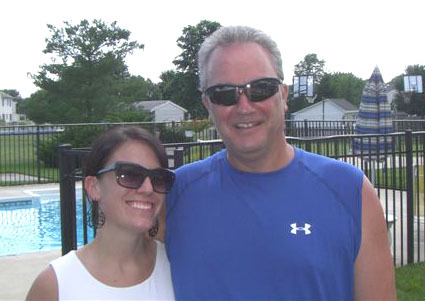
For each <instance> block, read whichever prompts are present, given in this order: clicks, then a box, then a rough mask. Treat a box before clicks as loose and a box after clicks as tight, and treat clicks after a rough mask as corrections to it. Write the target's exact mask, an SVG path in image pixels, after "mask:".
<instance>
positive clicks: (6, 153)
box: [0, 134, 58, 184]
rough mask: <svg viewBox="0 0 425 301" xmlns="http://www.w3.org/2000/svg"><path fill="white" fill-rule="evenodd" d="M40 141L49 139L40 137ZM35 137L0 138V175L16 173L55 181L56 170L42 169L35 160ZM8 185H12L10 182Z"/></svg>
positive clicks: (15, 136)
mask: <svg viewBox="0 0 425 301" xmlns="http://www.w3.org/2000/svg"><path fill="white" fill-rule="evenodd" d="M41 139H42V140H41V141H40V142H42V141H43V139H44V140H46V139H50V137H49V136H42V137H41ZM38 143H39V141H37V135H35V134H34V135H31V134H26V135H4V136H0V173H12V174H14V173H16V174H22V175H29V176H33V177H38V176H40V177H41V178H42V179H49V180H57V178H58V171H57V169H56V168H47V167H44V164H43V162H39V161H38V160H37V145H38ZM10 184H13V183H12V182H10Z"/></svg>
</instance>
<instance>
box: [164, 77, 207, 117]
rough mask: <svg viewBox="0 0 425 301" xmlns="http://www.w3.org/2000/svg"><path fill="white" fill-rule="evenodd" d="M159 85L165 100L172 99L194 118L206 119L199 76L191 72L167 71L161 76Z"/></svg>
mask: <svg viewBox="0 0 425 301" xmlns="http://www.w3.org/2000/svg"><path fill="white" fill-rule="evenodd" d="M160 78H161V80H162V82H161V83H160V84H159V85H160V89H161V91H162V96H163V99H170V100H172V101H173V102H174V103H176V104H178V105H179V106H181V107H183V108H185V109H186V110H188V111H189V114H190V116H191V117H192V118H205V117H207V111H206V110H205V108H204V106H203V104H202V100H201V92H200V91H199V90H198V76H197V75H194V74H193V73H189V72H177V71H172V70H169V71H166V72H163V73H162V74H161V76H160Z"/></svg>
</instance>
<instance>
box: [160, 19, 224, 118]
mask: <svg viewBox="0 0 425 301" xmlns="http://www.w3.org/2000/svg"><path fill="white" fill-rule="evenodd" d="M220 27H221V25H220V24H219V23H217V22H212V21H206V20H203V21H201V22H200V23H198V24H197V25H196V26H191V25H189V26H187V27H185V28H184V29H183V34H182V35H181V36H180V37H179V38H178V40H177V46H179V47H180V48H181V49H182V52H181V54H180V55H179V56H177V57H176V59H175V60H174V61H173V63H174V65H176V69H177V70H176V71H174V70H168V71H165V72H163V73H162V74H161V76H160V78H161V81H162V82H161V83H160V85H159V86H160V90H161V93H162V96H163V98H166V99H171V100H172V101H173V102H175V103H177V104H178V105H180V106H182V107H184V108H185V109H187V110H188V111H189V113H190V115H191V116H192V117H194V118H204V117H206V116H207V112H206V110H205V108H204V107H203V105H202V101H201V92H199V91H198V87H199V78H198V59H197V56H198V51H199V48H200V47H201V44H202V43H203V41H204V40H205V38H207V37H208V36H209V35H210V34H212V33H213V32H214V31H216V30H217V29H218V28H220Z"/></svg>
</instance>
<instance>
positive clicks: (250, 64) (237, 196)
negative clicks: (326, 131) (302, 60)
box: [166, 27, 395, 300]
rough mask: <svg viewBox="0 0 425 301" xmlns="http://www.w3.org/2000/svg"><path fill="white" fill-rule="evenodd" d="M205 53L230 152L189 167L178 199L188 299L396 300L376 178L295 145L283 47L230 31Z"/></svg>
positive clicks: (217, 119)
mask: <svg viewBox="0 0 425 301" xmlns="http://www.w3.org/2000/svg"><path fill="white" fill-rule="evenodd" d="M198 59H199V73H200V88H201V90H202V92H203V95H202V98H203V103H204V105H205V107H206V109H207V110H208V113H209V115H210V118H211V119H212V121H213V122H214V124H215V126H216V128H217V130H218V132H219V134H220V137H221V138H222V139H223V142H224V144H225V145H226V150H224V151H221V152H219V153H217V154H215V155H213V156H211V157H209V158H207V159H205V160H202V161H198V162H195V163H192V164H189V165H186V166H184V167H182V168H180V169H179V170H178V171H177V182H176V185H175V187H174V188H173V191H172V193H171V194H170V195H169V198H168V203H167V209H168V213H167V231H166V244H167V250H168V255H169V259H170V262H171V270H172V277H173V283H174V289H175V295H176V297H177V299H195V300H197V299H201V300H202V299H218V300H221V299H293V300H300V299H301V300H313V299H314V300H317V299H321V300H351V299H354V298H355V299H360V300H361V299H373V298H376V299H385V300H391V299H395V285H394V270H393V265H392V259H391V254H390V251H389V247H388V241H387V236H386V225H385V220H384V216H383V210H382V208H381V205H380V202H379V199H378V198H377V196H376V194H375V191H374V188H373V187H372V185H371V184H370V182H369V181H368V180H367V179H366V178H365V176H364V175H363V173H362V172H361V171H360V170H358V169H356V168H355V167H353V166H351V165H348V164H346V163H342V162H339V161H336V160H333V159H329V158H325V157H321V156H318V155H314V154H311V153H307V152H304V151H302V150H300V149H297V148H294V147H293V146H291V145H289V144H288V143H287V142H286V140H285V135H284V112H285V111H286V109H287V107H286V100H287V95H288V88H287V86H286V85H284V84H283V83H282V81H283V71H282V61H281V56H280V52H279V50H278V48H277V46H276V44H275V43H274V42H273V41H272V40H271V39H270V38H269V37H268V36H267V35H265V34H264V33H262V32H260V31H258V30H255V29H252V28H248V27H223V28H221V29H219V30H218V31H216V32H215V33H214V34H212V35H211V36H210V37H209V38H208V39H206V40H205V42H204V43H203V44H202V47H201V49H200V51H199V58H198Z"/></svg>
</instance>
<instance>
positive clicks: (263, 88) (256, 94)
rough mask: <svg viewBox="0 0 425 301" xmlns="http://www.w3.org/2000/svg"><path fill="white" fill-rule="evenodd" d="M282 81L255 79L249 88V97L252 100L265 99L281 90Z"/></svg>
mask: <svg viewBox="0 0 425 301" xmlns="http://www.w3.org/2000/svg"><path fill="white" fill-rule="evenodd" d="M279 85H280V82H279V81H277V80H275V79H272V78H268V79H259V80H256V81H253V82H252V83H251V85H250V88H249V90H248V91H249V99H250V100H251V101H254V102H257V101H263V100H266V99H267V98H269V97H271V96H273V95H275V94H276V92H277V91H278V90H279Z"/></svg>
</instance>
